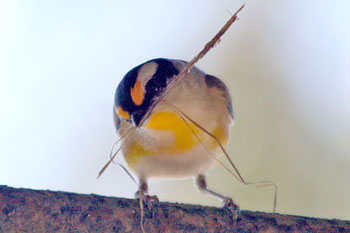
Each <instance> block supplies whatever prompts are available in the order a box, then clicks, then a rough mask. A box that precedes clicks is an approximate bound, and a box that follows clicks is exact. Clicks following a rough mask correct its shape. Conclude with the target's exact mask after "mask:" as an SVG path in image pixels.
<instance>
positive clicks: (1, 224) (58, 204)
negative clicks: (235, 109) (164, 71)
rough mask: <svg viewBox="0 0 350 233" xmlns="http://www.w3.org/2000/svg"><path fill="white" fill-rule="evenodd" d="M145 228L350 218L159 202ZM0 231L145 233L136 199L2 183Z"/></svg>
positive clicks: (287, 227)
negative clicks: (235, 212) (236, 211)
mask: <svg viewBox="0 0 350 233" xmlns="http://www.w3.org/2000/svg"><path fill="white" fill-rule="evenodd" d="M144 226H145V230H146V231H147V232H350V221H343V220H336V219H319V218H309V217H301V216H292V215H281V214H271V213H262V212H251V211H242V212H241V216H240V217H239V218H238V220H237V221H236V223H235V222H234V221H233V220H232V214H231V212H230V211H228V210H223V209H220V208H214V207H205V206H198V205H185V204H174V203H160V204H159V205H156V206H155V207H154V208H153V209H152V210H149V209H145V219H144ZM0 232H141V229H140V207H139V202H138V200H133V199H125V198H114V197H103V196H98V195H94V194H91V195H82V194H74V193H66V192H52V191H38V190H30V189H17V188H10V187H7V186H0Z"/></svg>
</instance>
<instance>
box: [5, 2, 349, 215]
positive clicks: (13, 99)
mask: <svg viewBox="0 0 350 233" xmlns="http://www.w3.org/2000/svg"><path fill="white" fill-rule="evenodd" d="M241 3H242V2H241V1H229V0H221V1H218V0H216V1H202V0H197V1H185V0H180V1H163V2H161V1H97V0H95V1H93V0H90V1H1V0H0V129H1V130H0V184H1V185H8V186H13V187H26V188H33V189H50V190H63V191H72V192H79V193H97V194H101V195H110V196H121V197H129V198H130V197H133V194H134V192H135V191H136V189H137V187H136V186H135V185H134V184H133V182H132V181H131V180H130V178H129V177H128V176H127V175H126V174H125V173H124V172H123V171H122V170H121V169H120V168H119V167H118V166H111V167H110V168H109V169H108V170H107V171H106V173H105V174H104V175H103V176H102V177H101V178H100V179H99V180H97V179H96V176H97V173H98V171H99V170H100V169H101V168H102V166H103V165H104V164H105V162H106V161H107V160H108V158H109V157H108V154H109V151H110V148H111V146H112V144H113V143H114V142H115V141H116V140H117V136H116V134H115V130H114V128H113V123H112V104H113V96H114V91H115V88H116V86H117V84H118V82H119V80H120V79H121V78H122V77H123V75H124V74H125V73H126V72H127V71H128V70H130V69H131V68H132V67H134V66H136V65H138V64H139V63H142V62H144V61H146V60H148V59H152V58H156V57H169V58H179V59H184V60H190V59H191V58H192V57H193V56H194V55H196V53H197V52H198V51H199V50H200V49H202V47H203V46H204V44H205V43H206V42H207V41H208V40H209V39H211V37H212V36H213V35H214V34H215V33H216V32H217V31H218V29H219V28H220V27H221V26H222V25H223V24H224V23H225V22H226V21H227V20H228V18H229V17H230V16H231V13H229V12H232V13H233V12H234V11H235V10H236V9H238V8H239V7H240V5H241ZM349 22H350V2H349V1H347V0H344V1H330V0H329V1H326V0H325V1H311V0H310V1H302V0H299V1H286V0H281V1H272V0H266V1H257V0H254V1H247V5H246V7H245V9H244V10H243V11H242V12H241V14H240V20H239V21H237V22H236V23H235V24H234V25H233V26H232V28H231V29H230V30H229V31H228V32H227V34H225V36H224V37H223V38H222V41H221V43H220V44H219V45H218V46H216V48H215V49H214V50H212V51H211V52H210V53H209V54H208V55H207V56H206V57H205V58H204V59H203V60H201V62H199V63H198V66H199V67H200V68H201V69H202V70H204V71H206V72H207V73H210V74H213V75H216V76H218V77H221V78H222V79H223V80H224V81H225V82H226V83H227V84H228V85H229V89H230V90H231V92H232V96H233V99H234V108H235V113H236V125H235V127H234V128H233V131H232V138H231V141H230V146H229V148H228V151H229V153H230V154H231V157H232V159H233V160H234V161H235V163H236V164H237V166H238V168H239V169H240V171H241V172H242V174H243V176H244V177H245V178H246V179H247V180H249V181H258V180H272V181H275V182H276V183H278V184H279V187H280V190H279V191H280V192H279V196H278V198H279V203H278V207H277V211H278V212H280V213H288V214H297V215H307V216H316V217H327V218H341V219H350V198H349V197H350V182H349V177H350V147H349V143H350V101H349V100H350V94H349V93H350V68H349V67H350V29H349V28H350V27H349V26H350V25H349ZM117 160H118V161H122V156H119V158H118V159H117ZM209 186H211V187H212V188H213V189H215V190H217V191H219V192H221V193H223V194H227V195H229V196H231V197H233V198H234V200H236V201H237V203H239V204H240V206H241V208H242V209H250V210H261V211H271V209H272V198H273V196H272V189H271V188H265V189H252V188H247V187H245V186H243V185H241V184H239V183H238V182H237V181H235V180H234V179H233V178H232V177H231V176H230V175H229V174H228V173H227V172H226V171H225V170H224V169H223V168H222V167H220V166H218V167H216V168H215V169H214V170H213V171H212V172H211V173H210V175H209ZM150 188H151V193H155V194H157V195H158V196H159V198H160V200H162V201H177V202H186V203H200V204H208V205H219V202H218V201H217V200H216V199H213V198H211V197H209V196H206V195H201V194H199V193H198V192H197V191H196V190H195V188H193V182H192V180H191V179H190V180H185V181H155V182H152V183H151V187H150Z"/></svg>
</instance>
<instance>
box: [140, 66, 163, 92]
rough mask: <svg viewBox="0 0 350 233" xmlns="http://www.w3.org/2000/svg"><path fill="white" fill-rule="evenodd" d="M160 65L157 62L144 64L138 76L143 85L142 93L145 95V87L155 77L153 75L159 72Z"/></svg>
mask: <svg viewBox="0 0 350 233" xmlns="http://www.w3.org/2000/svg"><path fill="white" fill-rule="evenodd" d="M157 68H158V64H157V63H156V62H149V63H147V64H144V65H143V66H142V67H141V68H140V70H139V72H138V74H137V79H136V80H138V81H140V83H141V88H142V91H143V92H144V93H145V86H146V84H147V82H148V81H149V80H150V79H151V78H152V77H153V75H154V74H155V73H156V72H157Z"/></svg>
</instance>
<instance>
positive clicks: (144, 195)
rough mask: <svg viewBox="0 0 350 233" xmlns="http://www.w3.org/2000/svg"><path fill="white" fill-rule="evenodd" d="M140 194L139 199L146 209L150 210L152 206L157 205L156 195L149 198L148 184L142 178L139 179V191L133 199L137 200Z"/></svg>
mask: <svg viewBox="0 0 350 233" xmlns="http://www.w3.org/2000/svg"><path fill="white" fill-rule="evenodd" d="M140 194H141V199H142V200H143V202H144V203H145V206H146V207H147V208H148V209H152V208H153V205H154V204H158V203H159V200H158V197H157V196H156V195H154V196H150V195H148V184H147V181H146V180H145V179H144V178H140V183H139V191H137V192H136V193H135V198H136V199H139V198H140Z"/></svg>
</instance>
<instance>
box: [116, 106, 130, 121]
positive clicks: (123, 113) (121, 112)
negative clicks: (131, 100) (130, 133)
mask: <svg viewBox="0 0 350 233" xmlns="http://www.w3.org/2000/svg"><path fill="white" fill-rule="evenodd" d="M117 113H118V115H119V116H121V117H123V118H124V119H127V120H129V119H130V114H129V113H128V112H127V111H125V110H124V109H123V108H122V107H120V106H119V107H118V109H117Z"/></svg>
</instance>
